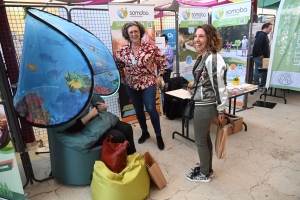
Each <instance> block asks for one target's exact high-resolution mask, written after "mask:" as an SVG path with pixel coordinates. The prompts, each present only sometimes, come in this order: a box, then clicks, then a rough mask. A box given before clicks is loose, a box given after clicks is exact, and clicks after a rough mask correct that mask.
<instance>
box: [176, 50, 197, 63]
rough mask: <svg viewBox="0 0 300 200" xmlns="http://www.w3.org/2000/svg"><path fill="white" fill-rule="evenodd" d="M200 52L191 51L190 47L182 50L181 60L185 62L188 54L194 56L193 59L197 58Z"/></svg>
mask: <svg viewBox="0 0 300 200" xmlns="http://www.w3.org/2000/svg"><path fill="white" fill-rule="evenodd" d="M198 54H199V53H198V52H195V51H191V50H189V49H186V50H184V51H181V52H180V62H184V61H185V59H186V57H187V56H188V55H190V56H192V58H193V60H196V58H197V55H198Z"/></svg>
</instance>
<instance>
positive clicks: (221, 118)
mask: <svg viewBox="0 0 300 200" xmlns="http://www.w3.org/2000/svg"><path fill="white" fill-rule="evenodd" d="M218 119H219V121H220V122H221V121H223V119H224V115H223V113H222V114H219V115H218Z"/></svg>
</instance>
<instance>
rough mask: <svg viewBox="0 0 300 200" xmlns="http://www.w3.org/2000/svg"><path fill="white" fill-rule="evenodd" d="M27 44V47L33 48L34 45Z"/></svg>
mask: <svg viewBox="0 0 300 200" xmlns="http://www.w3.org/2000/svg"><path fill="white" fill-rule="evenodd" d="M27 46H28V48H29V49H33V48H34V47H35V45H34V44H28V45H27Z"/></svg>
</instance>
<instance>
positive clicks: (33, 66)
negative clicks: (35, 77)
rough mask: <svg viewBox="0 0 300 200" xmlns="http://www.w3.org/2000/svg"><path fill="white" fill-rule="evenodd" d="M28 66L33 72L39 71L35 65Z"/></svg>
mask: <svg viewBox="0 0 300 200" xmlns="http://www.w3.org/2000/svg"><path fill="white" fill-rule="evenodd" d="M26 66H27V67H28V68H29V69H30V70H31V71H33V72H36V71H37V70H38V67H37V66H36V65H35V64H32V63H29V64H27V65H26Z"/></svg>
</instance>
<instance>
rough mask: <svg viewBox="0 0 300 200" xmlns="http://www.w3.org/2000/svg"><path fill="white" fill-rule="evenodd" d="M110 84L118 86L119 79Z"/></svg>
mask: <svg viewBox="0 0 300 200" xmlns="http://www.w3.org/2000/svg"><path fill="white" fill-rule="evenodd" d="M110 84H112V85H114V86H118V84H119V81H118V79H115V80H112V81H111V82H110Z"/></svg>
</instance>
